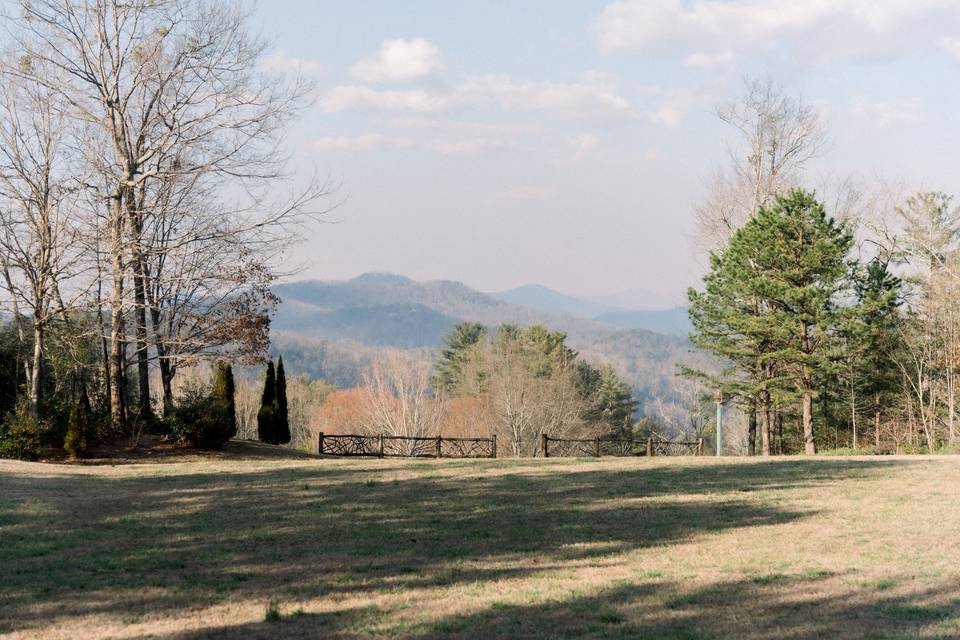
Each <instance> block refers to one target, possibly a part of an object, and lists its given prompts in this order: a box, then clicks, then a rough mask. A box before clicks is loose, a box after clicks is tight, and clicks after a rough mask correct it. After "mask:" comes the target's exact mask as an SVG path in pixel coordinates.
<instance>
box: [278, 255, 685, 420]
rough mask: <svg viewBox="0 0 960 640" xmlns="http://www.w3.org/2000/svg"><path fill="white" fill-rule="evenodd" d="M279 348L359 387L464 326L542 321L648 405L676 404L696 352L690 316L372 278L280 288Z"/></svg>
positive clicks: (529, 290)
mask: <svg viewBox="0 0 960 640" xmlns="http://www.w3.org/2000/svg"><path fill="white" fill-rule="evenodd" d="M274 291H275V293H276V294H277V295H278V296H279V297H280V299H281V303H280V305H279V307H278V309H277V313H276V316H275V318H274V319H273V323H272V328H271V335H272V343H273V350H274V351H275V352H279V353H282V354H283V356H284V361H285V363H286V364H287V367H288V370H289V371H290V372H291V373H303V374H307V375H310V376H312V377H316V378H324V379H326V380H329V381H330V382H333V383H334V384H337V385H339V386H351V385H354V384H357V383H358V382H359V380H360V374H361V372H362V371H363V370H364V369H365V368H366V367H368V366H369V365H370V363H372V362H373V361H374V360H375V359H376V358H377V357H379V355H381V354H382V352H383V350H384V349H387V348H393V349H403V350H406V351H410V352H420V353H421V354H422V356H423V357H424V358H433V357H434V355H435V353H436V350H437V349H438V348H439V347H440V346H441V344H442V340H443V337H444V336H445V335H447V334H448V333H449V332H450V329H451V328H452V327H453V326H454V325H455V324H457V323H459V322H465V321H471V322H480V323H482V324H484V325H486V326H488V327H490V328H491V329H492V328H494V327H496V326H497V325H499V324H500V323H503V322H511V323H516V324H519V325H530V324H544V325H547V326H549V327H551V328H553V329H559V330H562V331H565V332H566V333H567V335H568V336H569V338H568V342H569V343H570V345H571V346H572V347H574V348H575V349H578V350H579V351H580V352H581V353H582V354H583V355H584V357H586V358H587V359H589V360H591V361H594V362H596V363H601V362H610V363H611V364H613V365H614V366H615V367H616V368H617V369H618V370H619V371H620V372H621V373H622V374H623V375H624V376H625V379H626V380H628V381H629V382H630V383H631V384H632V385H633V386H634V390H635V395H636V397H637V398H638V399H639V400H640V401H641V403H644V402H646V401H647V400H650V399H651V398H654V397H656V398H660V399H661V400H662V399H664V398H667V399H670V398H671V397H672V395H673V393H674V391H673V390H674V375H675V372H676V366H677V363H679V362H681V361H689V360H690V358H691V357H697V356H696V355H693V356H692V355H691V349H690V346H689V343H688V342H687V340H686V337H685V336H683V335H682V334H683V333H685V327H686V326H687V325H686V313H685V311H684V310H682V309H664V310H630V309H624V308H621V307H617V306H614V305H607V304H603V303H600V302H596V301H591V300H585V299H582V298H576V297H574V296H567V295H564V294H562V293H558V292H556V291H552V290H550V289H547V288H546V287H537V286H530V287H521V288H520V289H515V290H513V291H512V292H503V293H501V294H494V295H490V294H485V293H481V292H479V291H477V290H475V289H472V288H470V287H468V286H466V285H464V284H462V283H459V282H453V281H449V280H433V281H425V282H418V281H414V280H411V279H410V278H406V277H404V276H399V275H395V274H382V273H369V274H364V275H362V276H359V277H357V278H353V279H351V280H337V281H321V280H310V281H301V282H291V283H286V284H281V285H278V286H276V287H274Z"/></svg>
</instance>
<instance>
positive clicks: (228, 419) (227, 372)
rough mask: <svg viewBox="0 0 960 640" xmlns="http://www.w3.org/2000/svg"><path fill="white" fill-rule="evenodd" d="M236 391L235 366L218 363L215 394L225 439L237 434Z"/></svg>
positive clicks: (214, 387)
mask: <svg viewBox="0 0 960 640" xmlns="http://www.w3.org/2000/svg"><path fill="white" fill-rule="evenodd" d="M234 392H235V384H234V381H233V367H231V366H230V365H229V364H227V363H225V362H220V363H218V364H217V376H216V380H215V381H214V385H213V395H214V397H215V398H216V401H217V409H218V411H219V412H220V414H221V420H222V423H223V424H222V430H223V436H224V440H229V439H230V438H232V437H234V436H235V435H237V405H236V400H235V398H234Z"/></svg>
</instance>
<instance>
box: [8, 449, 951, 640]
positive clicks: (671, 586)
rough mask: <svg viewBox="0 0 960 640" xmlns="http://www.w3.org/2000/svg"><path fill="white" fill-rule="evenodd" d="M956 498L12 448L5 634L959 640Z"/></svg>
mask: <svg viewBox="0 0 960 640" xmlns="http://www.w3.org/2000/svg"><path fill="white" fill-rule="evenodd" d="M958 496H960V458H952V457H938V458H932V457H929V458H919V457H915V458H871V459H865V458H861V459H839V458H838V459H831V458H819V459H811V460H802V459H785V460H770V461H761V460H756V459H754V460H744V459H729V460H724V461H722V462H715V461H714V460H712V459H710V458H700V459H694V458H686V459H681V458H654V459H628V460H616V459H603V460H600V461H596V460H562V459H553V460H519V461H516V460H499V461H489V460H488V461H451V460H440V461H433V460H429V461H398V460H316V459H306V458H303V459H300V458H296V457H290V458H270V457H266V456H262V455H250V454H248V453H247V452H246V450H245V449H242V448H235V450H234V451H233V452H231V453H227V454H225V455H222V456H219V457H217V458H214V459H186V460H177V459H174V460H172V461H168V462H166V463H144V464H118V465H115V466H113V465H91V464H86V465H40V464H29V463H17V462H6V461H0V553H2V557H0V634H4V635H3V637H8V636H9V637H15V638H16V637H23V638H101V637H109V638H164V639H168V638H169V639H172V638H178V639H188V638H189V639H194V638H278V637H293V638H368V637H380V638H386V637H403V638H545V639H546V638H572V637H589V638H685V639H695V638H774V637H775V638H816V637H823V638H915V637H932V638H947V637H950V638H956V637H960V547H958V536H960V501H958V499H957V498H958ZM268 612H269V613H268ZM268 618H269V619H270V620H269V621H268V620H267V619H268Z"/></svg>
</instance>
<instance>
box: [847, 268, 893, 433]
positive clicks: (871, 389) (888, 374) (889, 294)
mask: <svg viewBox="0 0 960 640" xmlns="http://www.w3.org/2000/svg"><path fill="white" fill-rule="evenodd" d="M901 286H902V282H901V280H900V278H898V277H896V276H894V275H893V274H892V273H890V270H889V267H888V265H887V263H886V262H884V261H881V260H880V259H878V258H875V259H874V260H872V261H870V263H869V264H867V266H866V268H865V269H863V270H862V272H861V273H860V274H858V277H857V280H856V291H857V306H856V307H855V308H854V309H853V313H852V318H851V322H850V323H849V325H848V330H847V333H848V335H849V336H850V340H849V343H850V348H849V349H848V352H847V353H846V358H847V359H848V362H849V363H850V370H851V377H852V380H851V392H859V393H862V394H863V395H865V396H866V399H867V405H868V406H869V410H868V412H867V413H868V415H869V416H870V423H871V426H872V427H873V437H874V446H875V447H880V422H881V417H882V415H883V413H884V412H885V411H886V410H887V408H888V405H889V404H890V400H891V398H892V397H893V396H895V394H896V393H897V391H898V387H899V383H900V371H899V370H898V369H897V366H896V364H895V362H894V360H893V356H894V352H895V351H896V349H897V348H898V347H899V345H900V336H899V334H898V332H897V309H898V308H899V307H900V305H901V304H902V302H903V298H902V296H901ZM856 407H857V405H856V402H853V403H852V411H854V412H855V411H856ZM851 418H852V420H851V421H852V422H853V424H854V425H856V422H855V420H854V418H855V416H851ZM854 440H855V441H854V446H860V443H859V440H858V439H857V438H856V437H855V438H854Z"/></svg>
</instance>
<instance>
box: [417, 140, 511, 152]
mask: <svg viewBox="0 0 960 640" xmlns="http://www.w3.org/2000/svg"><path fill="white" fill-rule="evenodd" d="M510 146H512V145H511V144H510V143H508V142H507V141H506V140H501V139H497V138H459V139H456V140H435V141H433V142H432V143H431V144H430V149H432V150H433V151H436V152H437V153H440V154H443V155H475V154H478V153H487V152H490V151H499V150H501V149H506V148H507V147H510Z"/></svg>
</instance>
